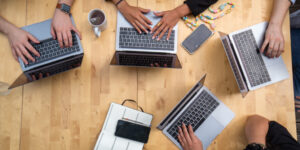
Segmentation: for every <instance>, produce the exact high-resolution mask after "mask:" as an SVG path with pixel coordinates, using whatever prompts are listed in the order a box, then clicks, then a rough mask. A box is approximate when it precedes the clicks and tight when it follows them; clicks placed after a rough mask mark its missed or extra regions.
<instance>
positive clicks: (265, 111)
mask: <svg viewBox="0 0 300 150" xmlns="http://www.w3.org/2000/svg"><path fill="white" fill-rule="evenodd" d="M182 2H183V1H176V2H175V5H173V4H174V2H173V1H171V0H170V1H167V0H165V1H163V2H162V1H160V0H156V1H155V2H153V1H152V2H151V3H150V2H149V1H147V0H139V3H138V4H139V6H141V7H147V8H151V9H158V10H168V9H171V8H174V7H175V6H178V5H179V4H181V3H182ZM224 2H227V1H224V0H220V1H219V2H218V3H216V4H215V5H213V6H212V7H213V8H217V7H218V6H219V5H220V4H222V3H224ZM159 3H167V4H168V5H164V4H162V5H158V4H159ZM235 4H236V7H235V8H234V10H233V12H232V13H230V14H229V15H226V16H225V17H223V18H221V19H219V20H217V21H216V25H217V28H216V30H217V31H222V32H225V33H230V32H232V31H236V30H239V29H242V28H245V27H248V26H251V25H254V24H257V23H260V22H262V21H267V20H268V19H269V17H270V14H271V10H272V1H259V0H251V1H235ZM204 13H205V14H209V15H211V14H210V13H209V12H208V11H205V12H204ZM179 29H180V30H179V34H178V39H179V43H178V44H180V42H182V41H183V40H184V39H185V38H186V37H187V36H188V35H189V34H190V33H191V30H190V29H189V28H187V27H186V26H185V25H184V23H183V22H182V21H180V22H179ZM283 32H284V37H285V41H286V43H285V45H286V47H285V50H286V51H285V53H284V54H283V59H284V61H285V64H286V65H287V68H288V71H289V74H290V78H289V79H288V80H285V81H282V82H280V83H277V84H273V85H270V86H267V87H264V88H261V89H258V90H256V91H251V92H250V93H248V95H247V96H246V98H242V96H241V94H240V93H239V90H238V86H237V84H236V81H235V79H234V76H233V73H232V71H231V68H230V65H229V63H228V60H227V57H226V55H225V52H224V49H223V46H222V44H221V41H220V39H219V35H218V34H217V33H215V34H214V35H213V36H212V37H211V38H210V39H209V40H208V41H207V42H206V43H204V44H203V45H202V46H201V48H200V49H199V50H198V51H197V52H195V53H194V54H193V55H189V54H188V53H187V52H186V51H185V50H184V49H183V48H182V47H181V46H178V52H177V54H178V55H179V59H180V61H181V62H182V64H183V68H182V70H172V69H155V70H149V69H139V70H138V85H139V88H138V98H139V103H140V105H142V107H145V108H144V109H145V110H146V111H147V112H152V113H153V115H154V120H153V128H152V129H153V130H152V132H151V136H150V142H149V144H146V146H145V147H146V148H145V149H151V150H152V149H161V150H164V149H165V150H167V149H176V146H175V145H174V144H173V143H172V142H171V141H170V140H168V138H166V137H165V136H164V135H163V134H162V132H161V131H158V130H157V129H156V128H155V127H156V126H157V125H158V123H160V121H161V120H162V119H163V118H164V117H165V116H166V115H167V113H169V112H170V111H171V109H172V108H173V107H174V106H175V105H176V104H177V103H178V102H179V101H180V100H181V98H183V96H184V95H185V94H186V93H187V92H188V91H189V90H190V88H192V87H193V86H194V84H195V83H196V82H198V81H199V80H200V78H201V76H202V75H204V74H205V73H206V74H207V77H206V82H205V85H206V87H208V88H209V89H210V90H211V92H213V93H214V94H215V95H216V96H217V97H218V98H219V99H220V100H221V101H223V102H224V103H225V104H226V105H227V106H228V107H229V108H230V109H231V110H232V111H233V112H234V113H235V115H236V117H235V118H234V120H233V121H232V122H231V123H230V124H229V125H228V126H227V127H226V128H225V130H224V131H223V132H222V133H221V134H220V135H219V136H218V137H217V138H216V139H215V140H214V141H213V143H212V144H211V145H210V147H209V149H211V150H213V149H230V150H231V149H243V148H244V147H245V145H246V138H245V135H244V126H245V122H246V118H247V116H249V115H251V114H260V115H262V116H265V117H267V118H269V119H271V120H276V121H278V122H279V123H281V124H283V125H284V126H285V127H287V128H288V130H289V131H290V132H291V133H292V135H293V136H294V137H296V128H295V114H294V113H295V111H294V101H293V86H292V85H293V82H292V81H293V80H292V64H291V48H290V32H289V18H288V17H286V19H285V21H284V27H283ZM157 143H160V144H157Z"/></svg>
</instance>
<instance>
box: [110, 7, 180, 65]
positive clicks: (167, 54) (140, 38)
mask: <svg viewBox="0 0 300 150" xmlns="http://www.w3.org/2000/svg"><path fill="white" fill-rule="evenodd" d="M145 17H146V18H148V19H149V20H150V21H151V22H152V24H153V25H152V26H151V27H154V26H155V25H156V24H157V23H158V22H159V21H160V19H161V17H157V16H156V15H155V14H154V12H149V13H146V14H145ZM177 32H178V25H175V27H174V28H173V29H172V32H171V35H170V38H169V40H166V37H167V33H165V34H164V36H163V37H162V38H161V40H159V41H158V40H156V39H152V37H153V34H146V33H143V34H140V33H138V31H137V30H136V29H135V28H134V27H133V26H132V25H131V24H130V23H129V22H128V21H127V20H126V18H125V17H124V16H123V15H122V13H121V12H118V16H117V29H116V52H115V55H114V56H113V58H112V61H111V63H110V64H111V65H121V66H131V67H162V68H181V64H180V61H179V59H178V57H177V54H176V53H177V35H178V34H177ZM154 64H156V65H155V66H154Z"/></svg>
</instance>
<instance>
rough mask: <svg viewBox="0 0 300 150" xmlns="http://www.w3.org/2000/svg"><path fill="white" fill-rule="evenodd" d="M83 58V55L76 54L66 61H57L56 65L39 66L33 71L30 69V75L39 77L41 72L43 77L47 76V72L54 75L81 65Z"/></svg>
mask: <svg viewBox="0 0 300 150" xmlns="http://www.w3.org/2000/svg"><path fill="white" fill-rule="evenodd" d="M82 58H83V55H79V56H76V57H73V58H68V59H66V61H60V62H57V63H56V64H55V65H51V66H45V67H43V68H38V69H36V70H32V71H30V73H29V74H30V76H31V75H34V76H36V77H39V74H40V73H41V74H42V75H43V77H47V74H49V76H52V75H55V74H58V73H61V72H64V71H67V70H70V69H73V68H77V67H79V66H80V65H81V62H82Z"/></svg>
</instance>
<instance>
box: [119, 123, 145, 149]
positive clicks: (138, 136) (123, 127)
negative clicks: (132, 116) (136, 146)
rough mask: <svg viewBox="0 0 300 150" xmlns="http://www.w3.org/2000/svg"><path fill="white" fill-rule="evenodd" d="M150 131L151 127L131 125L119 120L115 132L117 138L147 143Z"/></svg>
mask: <svg viewBox="0 0 300 150" xmlns="http://www.w3.org/2000/svg"><path fill="white" fill-rule="evenodd" d="M150 129H151V128H150V127H146V126H143V125H139V124H135V123H131V122H128V121H124V120H119V121H118V124H117V129H116V132H115V136H119V137H123V138H127V139H131V140H134V141H139V142H142V143H147V142H148V138H149V133H150Z"/></svg>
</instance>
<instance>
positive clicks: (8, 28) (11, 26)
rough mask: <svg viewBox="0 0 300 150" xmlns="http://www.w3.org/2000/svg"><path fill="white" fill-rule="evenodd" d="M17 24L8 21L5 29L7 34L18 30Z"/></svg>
mask: <svg viewBox="0 0 300 150" xmlns="http://www.w3.org/2000/svg"><path fill="white" fill-rule="evenodd" d="M16 28H17V27H16V26H14V25H13V24H10V23H7V24H6V25H5V27H4V31H3V33H4V34H5V35H6V36H9V35H10V34H11V33H12V32H13V31H15V30H16Z"/></svg>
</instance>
